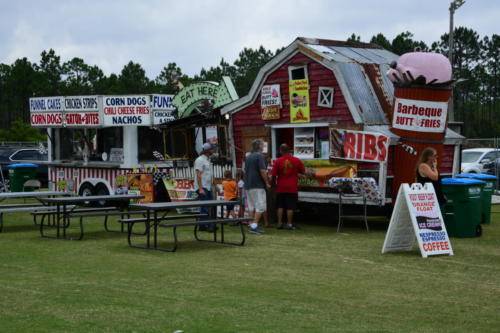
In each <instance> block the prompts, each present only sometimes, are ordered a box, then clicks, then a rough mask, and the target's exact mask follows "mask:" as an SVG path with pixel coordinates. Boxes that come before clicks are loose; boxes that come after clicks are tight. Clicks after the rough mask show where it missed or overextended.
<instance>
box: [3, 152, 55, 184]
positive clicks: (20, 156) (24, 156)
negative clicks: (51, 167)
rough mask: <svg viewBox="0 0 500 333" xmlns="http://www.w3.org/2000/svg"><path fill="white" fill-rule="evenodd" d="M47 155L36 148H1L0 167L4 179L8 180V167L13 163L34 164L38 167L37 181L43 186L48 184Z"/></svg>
mask: <svg viewBox="0 0 500 333" xmlns="http://www.w3.org/2000/svg"><path fill="white" fill-rule="evenodd" d="M47 160H48V155H47V154H46V153H45V154H44V153H42V152H41V151H40V150H39V149H37V148H19V147H1V148H0V167H1V170H2V173H3V176H4V178H5V179H8V178H9V172H8V168H7V167H8V166H9V165H10V164H13V163H34V164H37V165H38V170H37V179H38V180H40V181H41V182H42V185H43V186H45V185H47V183H48V180H49V177H48V167H47V164H45V162H47Z"/></svg>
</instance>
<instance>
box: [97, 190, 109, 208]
mask: <svg viewBox="0 0 500 333" xmlns="http://www.w3.org/2000/svg"><path fill="white" fill-rule="evenodd" d="M95 195H109V191H108V188H107V187H106V185H104V184H97V186H96V187H95ZM96 205H97V206H98V207H104V206H106V201H104V200H102V201H98V202H97V203H96Z"/></svg>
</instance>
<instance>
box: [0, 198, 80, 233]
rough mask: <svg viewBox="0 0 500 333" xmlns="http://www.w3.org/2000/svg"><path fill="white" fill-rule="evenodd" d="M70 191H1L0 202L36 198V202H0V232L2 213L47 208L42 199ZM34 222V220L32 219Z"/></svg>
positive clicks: (0, 228) (0, 229)
mask: <svg viewBox="0 0 500 333" xmlns="http://www.w3.org/2000/svg"><path fill="white" fill-rule="evenodd" d="M68 195H71V193H68V192H61V191H37V192H2V193H0V202H2V201H4V200H7V199H36V200H37V202H36V203H23V204H17V203H16V204H0V232H2V230H3V215H4V214H5V213H20V212H33V211H41V210H45V209H47V206H46V205H45V204H44V203H43V201H42V199H45V198H54V197H61V196H68ZM34 222H35V224H36V220H34Z"/></svg>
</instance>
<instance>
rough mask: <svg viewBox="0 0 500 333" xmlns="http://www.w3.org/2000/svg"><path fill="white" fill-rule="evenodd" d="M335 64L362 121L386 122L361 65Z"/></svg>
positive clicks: (371, 123) (373, 123)
mask: <svg viewBox="0 0 500 333" xmlns="http://www.w3.org/2000/svg"><path fill="white" fill-rule="evenodd" d="M337 66H338V69H339V71H340V73H341V74H342V78H343V80H344V81H345V83H346V85H347V87H348V89H349V92H350V94H351V96H352V99H353V102H354V104H355V105H356V107H357V108H358V111H359V113H360V114H361V117H362V119H363V121H364V123H365V124H367V125H381V124H387V123H388V121H387V119H386V117H385V114H384V112H383V110H382V107H381V106H380V103H379V101H378V99H377V96H376V95H375V93H374V91H373V89H372V88H371V85H370V84H369V82H368V81H367V77H366V76H365V73H364V72H363V68H362V67H361V65H360V64H357V63H339V64H337Z"/></svg>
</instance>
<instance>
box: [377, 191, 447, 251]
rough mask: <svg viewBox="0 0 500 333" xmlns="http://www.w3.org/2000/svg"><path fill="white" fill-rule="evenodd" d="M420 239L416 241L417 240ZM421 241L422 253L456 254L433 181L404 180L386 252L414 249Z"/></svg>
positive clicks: (387, 239)
mask: <svg viewBox="0 0 500 333" xmlns="http://www.w3.org/2000/svg"><path fill="white" fill-rule="evenodd" d="M415 241H416V242H415ZM415 243H418V246H419V249H420V253H421V254H422V257H424V258H426V257H427V256H430V255H438V254H448V255H453V250H452V248H451V243H450V240H449V238H448V233H447V232H446V226H445V224H444V220H443V216H442V214H441V209H440V207H439V203H438V200H437V197H436V192H435V191H434V187H433V186H432V184H431V183H427V184H425V185H424V186H422V185H421V184H412V185H411V186H410V185H409V184H402V185H401V187H400V188H399V193H398V196H397V198H396V204H395V206H394V210H393V212H392V216H391V221H390V223H389V228H388V229H387V234H386V236H385V241H384V245H383V247H382V253H386V252H393V251H410V250H411V249H412V248H413V247H414V245H415Z"/></svg>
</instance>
